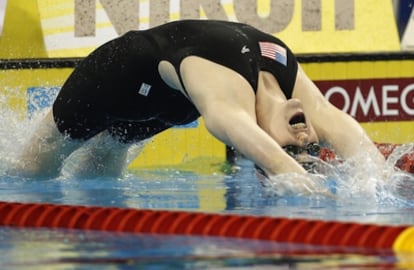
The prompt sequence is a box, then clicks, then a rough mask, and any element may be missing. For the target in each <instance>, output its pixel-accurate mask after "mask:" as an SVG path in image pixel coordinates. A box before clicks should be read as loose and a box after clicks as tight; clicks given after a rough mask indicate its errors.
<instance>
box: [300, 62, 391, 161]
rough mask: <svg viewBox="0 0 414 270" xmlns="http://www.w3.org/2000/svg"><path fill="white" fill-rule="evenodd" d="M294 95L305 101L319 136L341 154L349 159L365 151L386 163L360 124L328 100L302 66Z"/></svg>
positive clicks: (376, 159) (365, 153)
mask: <svg viewBox="0 0 414 270" xmlns="http://www.w3.org/2000/svg"><path fill="white" fill-rule="evenodd" d="M293 96H294V97H296V98H299V99H301V100H302V101H303V104H304V107H305V111H306V112H307V113H308V115H309V117H310V118H311V122H312V124H313V126H314V127H315V130H316V133H317V134H318V137H319V139H320V140H324V141H326V142H327V143H328V144H329V145H330V146H331V147H332V148H333V149H334V150H335V152H336V153H337V154H338V155H339V156H341V157H342V158H345V159H346V158H352V157H355V156H357V155H358V154H359V155H361V153H363V156H364V155H365V156H366V157H368V155H369V157H370V158H372V159H373V161H375V162H377V163H378V164H382V163H384V158H383V156H382V154H381V153H380V152H379V151H378V149H377V147H376V146H375V144H374V143H373V142H372V141H371V139H370V138H369V137H368V135H367V134H366V132H365V131H364V129H363V128H362V127H361V126H360V124H359V123H358V122H357V121H356V120H355V119H353V118H352V117H351V116H350V115H348V114H347V113H345V112H343V111H341V110H339V109H338V108H336V107H335V106H334V105H332V104H331V103H330V102H329V101H328V100H326V99H325V97H324V96H323V95H322V94H321V92H320V90H319V89H318V88H317V87H316V85H315V84H314V83H313V82H312V81H311V80H310V79H309V78H308V77H307V76H306V74H305V73H304V72H303V70H302V69H301V68H299V70H298V78H297V80H296V86H295V91H294V93H293Z"/></svg>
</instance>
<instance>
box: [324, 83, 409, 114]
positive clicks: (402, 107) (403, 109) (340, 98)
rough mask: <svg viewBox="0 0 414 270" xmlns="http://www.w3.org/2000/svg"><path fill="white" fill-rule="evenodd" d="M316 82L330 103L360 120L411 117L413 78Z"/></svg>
mask: <svg viewBox="0 0 414 270" xmlns="http://www.w3.org/2000/svg"><path fill="white" fill-rule="evenodd" d="M390 81H395V83H390ZM405 81H409V82H410V83H409V84H406V83H404V82H405ZM361 82H362V83H361ZM367 82H371V83H367ZM316 84H317V85H318V87H319V88H320V89H321V91H322V93H324V95H325V97H326V98H327V99H328V100H329V101H330V102H331V103H332V104H334V105H335V106H336V107H338V108H339V109H341V110H342V111H345V112H347V113H349V114H350V115H352V116H353V117H355V118H356V119H357V120H358V121H361V122H366V121H380V120H412V118H413V116H414V83H413V79H400V80H398V79H383V80H371V81H370V80H361V81H352V80H350V81H337V82H336V81H325V82H316Z"/></svg>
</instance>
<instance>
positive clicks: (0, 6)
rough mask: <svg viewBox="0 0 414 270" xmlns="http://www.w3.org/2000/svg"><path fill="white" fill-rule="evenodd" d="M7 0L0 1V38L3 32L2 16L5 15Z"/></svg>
mask: <svg viewBox="0 0 414 270" xmlns="http://www.w3.org/2000/svg"><path fill="white" fill-rule="evenodd" d="M6 5H7V0H0V36H1V33H2V32H3V24H4V14H5V13H6Z"/></svg>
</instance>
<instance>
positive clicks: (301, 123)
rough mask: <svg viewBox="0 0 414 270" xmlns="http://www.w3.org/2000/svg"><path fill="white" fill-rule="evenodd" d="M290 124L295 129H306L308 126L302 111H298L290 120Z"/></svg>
mask: <svg viewBox="0 0 414 270" xmlns="http://www.w3.org/2000/svg"><path fill="white" fill-rule="evenodd" d="M289 125H290V126H291V127H292V128H294V129H304V128H306V118H305V115H304V114H303V113H302V112H299V113H296V114H295V115H294V116H292V118H290V120H289Z"/></svg>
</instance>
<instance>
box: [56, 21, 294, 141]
mask: <svg viewBox="0 0 414 270" xmlns="http://www.w3.org/2000/svg"><path fill="white" fill-rule="evenodd" d="M190 55H195V56H199V57H202V58H205V59H208V60H210V61H213V62H215V63H218V64H221V65H223V66H226V67H228V68H230V69H232V70H234V71H236V72H238V73H239V74H241V75H242V76H243V77H244V78H245V79H246V80H247V81H248V82H249V83H250V85H251V86H252V89H253V90H254V91H256V90H257V84H258V74H259V71H261V70H265V71H269V72H271V73H272V74H273V75H274V76H275V78H276V79H277V81H278V82H279V84H280V86H281V88H282V90H283V92H284V94H285V95H286V97H287V98H290V97H291V95H292V91H293V87H294V83H295V79H296V73H297V68H298V67H297V62H296V59H295V57H294V55H293V54H292V53H291V51H290V50H289V48H287V46H286V45H285V44H284V43H283V42H282V41H280V40H279V39H277V38H275V37H273V36H272V35H268V34H266V33H263V32H261V31H259V30H257V29H255V28H253V27H251V26H248V25H245V24H240V23H233V22H225V21H210V20H194V21H177V22H171V23H167V24H164V25H161V26H158V27H155V28H152V29H149V30H145V31H130V32H128V33H126V34H125V35H123V36H121V37H119V38H117V39H114V40H112V41H109V42H108V43H106V44H104V45H102V46H101V47H99V48H98V49H96V50H95V51H94V52H92V53H91V54H90V55H89V56H87V57H86V58H85V59H84V60H83V61H82V62H81V63H80V64H79V66H78V67H76V68H75V70H74V71H73V73H72V74H71V75H70V77H69V78H68V80H67V81H66V82H65V84H64V85H63V87H62V89H61V91H60V93H59V95H58V97H57V99H56V101H55V103H54V105H53V115H54V119H55V122H56V124H57V127H58V129H59V130H60V131H61V132H62V133H64V134H66V135H68V136H69V137H71V138H73V139H82V140H86V139H89V138H91V137H93V136H94V135H96V134H97V133H99V132H101V131H103V130H108V131H109V132H110V133H111V134H112V135H114V136H116V137H117V138H118V139H119V140H120V141H122V142H135V141H140V140H143V139H145V138H148V137H151V136H153V135H154V134H156V133H159V132H161V131H162V130H165V129H167V128H170V127H172V126H174V125H179V124H186V123H190V122H192V121H194V120H196V119H197V118H198V117H199V116H200V114H199V112H198V111H197V109H196V108H195V107H194V105H193V104H192V103H191V101H189V100H188V99H187V98H186V97H185V95H183V94H182V93H181V92H180V91H178V90H176V89H173V88H171V87H169V86H168V85H167V84H166V83H165V82H164V81H163V80H162V79H161V77H160V74H159V72H158V64H159V62H160V61H162V60H167V61H169V62H170V63H172V64H173V66H174V68H175V69H176V71H177V74H178V75H179V76H180V73H179V66H180V63H181V61H182V60H183V59H184V58H185V57H187V56H190ZM180 79H181V78H180ZM208 79H210V78H206V80H208Z"/></svg>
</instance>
